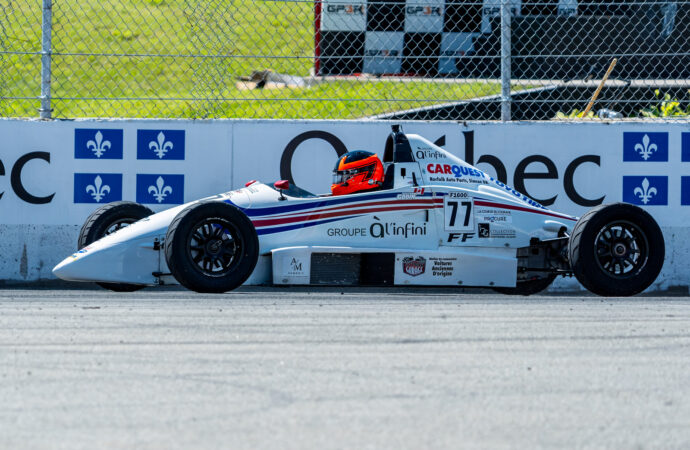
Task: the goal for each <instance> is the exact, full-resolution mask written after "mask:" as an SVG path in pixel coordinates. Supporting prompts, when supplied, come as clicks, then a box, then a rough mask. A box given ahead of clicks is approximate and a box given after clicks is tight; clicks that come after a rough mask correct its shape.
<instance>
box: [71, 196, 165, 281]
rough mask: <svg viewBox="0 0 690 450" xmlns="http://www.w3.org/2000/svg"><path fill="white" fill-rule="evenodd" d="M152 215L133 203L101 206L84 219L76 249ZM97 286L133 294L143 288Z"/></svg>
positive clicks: (151, 212)
mask: <svg viewBox="0 0 690 450" xmlns="http://www.w3.org/2000/svg"><path fill="white" fill-rule="evenodd" d="M151 214H153V211H151V210H150V209H149V208H147V207H146V206H144V205H140V204H139V203H134V202H125V201H122V202H112V203H108V204H106V205H103V206H101V207H100V208H98V209H97V210H96V211H94V212H93V213H91V215H90V216H89V217H88V218H87V219H86V221H85V222H84V225H82V227H81V230H79V239H78V240H77V247H78V249H79V250H81V249H82V248H84V247H86V246H87V245H89V244H91V243H92V242H95V241H97V240H99V239H100V238H102V237H104V236H107V235H109V234H110V233H114V232H115V231H117V230H119V229H120V228H124V227H126V226H128V225H130V224H133V223H134V222H136V221H138V220H141V219H144V218H146V217H148V216H150V215H151ZM96 284H97V285H99V286H101V287H102V288H105V289H108V290H111V291H114V292H134V291H138V290H139V289H141V288H143V287H145V286H144V285H141V284H127V283H102V282H98V283H96Z"/></svg>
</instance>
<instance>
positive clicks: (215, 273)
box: [165, 202, 259, 293]
mask: <svg viewBox="0 0 690 450" xmlns="http://www.w3.org/2000/svg"><path fill="white" fill-rule="evenodd" d="M258 259H259V239H258V236H257V234H256V230H255V229H254V225H253V224H252V222H251V221H250V220H249V219H248V218H247V216H246V215H245V214H244V213H243V212H242V211H240V210H239V209H237V208H236V207H234V206H231V205H229V204H227V203H222V202H205V203H197V204H194V205H191V206H189V207H187V208H185V209H184V210H182V211H181V212H180V213H179V214H178V215H177V216H176V217H175V219H173V221H172V223H171V224H170V226H169V227H168V233H167V234H166V236H165V260H166V262H167V263H168V268H169V269H170V272H171V273H172V274H173V276H174V277H175V279H176V280H177V281H179V282H180V284H181V285H183V286H184V287H186V288H187V289H191V290H193V291H196V292H204V293H222V292H227V291H230V290H232V289H235V288H236V287H238V286H240V285H241V284H242V283H244V282H245V281H246V280H247V278H249V276H250V275H251V274H252V272H253V271H254V267H255V266H256V262H257V261H258Z"/></svg>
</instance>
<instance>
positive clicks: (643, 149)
mask: <svg viewBox="0 0 690 450" xmlns="http://www.w3.org/2000/svg"><path fill="white" fill-rule="evenodd" d="M657 150H658V148H657V146H656V144H651V139H649V135H648V134H645V135H644V137H643V138H642V143H638V144H635V151H636V152H637V153H639V154H640V156H642V159H644V160H645V161H647V160H648V159H649V158H650V157H651V156H652V153H654V152H656V151H657Z"/></svg>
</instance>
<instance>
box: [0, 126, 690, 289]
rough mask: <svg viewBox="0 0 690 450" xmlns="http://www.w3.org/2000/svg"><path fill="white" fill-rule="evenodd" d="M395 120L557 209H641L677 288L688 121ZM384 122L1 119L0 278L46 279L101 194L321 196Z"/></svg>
mask: <svg viewBox="0 0 690 450" xmlns="http://www.w3.org/2000/svg"><path fill="white" fill-rule="evenodd" d="M402 125H403V128H404V130H405V131H406V132H408V133H418V134H421V135H423V136H424V137H426V138H427V139H429V140H431V141H435V142H437V143H438V144H439V145H441V146H442V147H444V148H446V149H447V150H449V151H451V152H452V153H454V154H456V155H458V156H460V157H461V158H463V159H465V160H467V161H468V162H471V163H474V164H475V165H477V166H478V167H479V168H481V169H482V170H484V171H486V172H488V173H490V174H491V175H493V176H495V177H497V178H499V179H501V180H502V181H505V182H506V183H507V184H509V185H512V186H514V187H515V188H516V189H518V190H521V191H523V192H525V193H526V194H528V195H530V196H532V197H533V198H535V199H537V200H538V201H540V202H541V203H543V204H545V205H547V206H548V207H550V208H552V209H554V210H557V211H562V212H566V213H570V214H575V215H581V214H582V213H583V212H584V211H586V210H587V209H588V208H590V207H592V206H593V205H595V204H598V203H601V202H605V203H610V202H617V201H628V202H631V203H636V204H639V205H641V206H642V207H644V208H645V209H646V210H647V211H649V212H650V213H651V214H652V215H653V216H654V217H655V218H656V219H657V221H658V222H659V223H660V225H661V226H662V229H663V231H664V235H665V237H666V245H667V248H666V250H667V252H666V254H667V257H666V264H665V267H664V270H663V271H662V275H661V276H660V278H659V280H658V282H657V283H656V284H655V286H654V288H662V289H663V288H668V287H672V286H688V284H689V280H690V269H688V268H687V264H686V261H687V260H688V257H690V244H689V242H690V239H689V238H690V233H689V231H688V230H690V228H689V227H688V225H687V224H688V223H690V125H689V124H682V123H661V122H659V123H635V122H626V123H615V124H606V123H544V122H540V123H511V124H501V123H486V122H482V123H479V122H477V123H472V122H467V123H449V122H408V123H405V122H403V123H402ZM389 132H390V123H388V122H373V121H361V122H349V121H348V122H336V121H242V120H234V121H233V120H219V121H182V120H160V121H159V120H80V121H52V122H41V121H32V120H0V136H2V140H1V141H0V251H1V252H2V255H3V257H2V259H0V280H19V281H30V280H41V279H49V278H51V277H52V275H51V273H50V270H51V269H52V267H53V266H54V265H55V264H56V263H57V262H58V261H60V260H61V259H62V258H64V257H65V256H66V255H68V254H70V253H72V252H73V251H74V250H75V247H76V239H77V235H78V231H79V227H80V226H81V224H82V223H83V221H84V219H85V218H86V217H87V216H88V215H89V214H90V213H91V212H92V211H93V210H94V209H95V208H97V207H98V205H99V204H103V203H107V202H109V201H115V200H121V199H122V200H133V201H139V202H140V203H145V204H147V205H148V206H150V207H151V208H152V209H154V210H156V211H158V210H162V209H165V208H168V207H170V206H172V205H174V204H179V203H182V202H187V201H191V200H194V199H196V198H200V197H204V196H207V195H213V194H215V193H218V192H222V191H226V190H229V189H233V188H237V187H240V186H242V185H243V184H244V183H245V182H246V181H248V180H251V179H258V180H261V181H265V182H270V181H274V180H276V179H281V178H290V179H292V180H293V181H294V182H295V183H296V184H297V185H298V186H300V187H302V188H304V189H307V190H309V191H312V192H327V191H328V189H329V186H330V180H331V171H332V167H333V163H334V161H335V159H336V157H337V155H338V154H339V153H343V152H344V151H349V150H355V149H365V150H370V151H374V152H379V153H381V152H382V150H383V145H384V142H385V139H386V137H387V135H388V133H389ZM575 285H576V284H575V283H574V282H570V283H568V282H561V283H559V284H558V285H557V286H564V287H567V286H575Z"/></svg>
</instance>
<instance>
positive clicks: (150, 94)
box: [0, 0, 529, 119]
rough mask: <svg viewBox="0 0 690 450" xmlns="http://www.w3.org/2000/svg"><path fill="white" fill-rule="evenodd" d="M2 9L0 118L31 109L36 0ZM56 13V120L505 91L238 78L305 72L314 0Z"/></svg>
mask: <svg viewBox="0 0 690 450" xmlns="http://www.w3.org/2000/svg"><path fill="white" fill-rule="evenodd" d="M0 2H1V0H0ZM2 13H3V14H4V17H3V19H0V22H1V24H0V44H1V46H2V50H3V51H9V52H10V53H5V54H2V55H0V77H1V78H0V117H37V115H38V109H39V106H40V100H39V96H40V73H41V72H40V70H41V64H40V63H41V57H40V47H41V39H40V28H41V27H40V23H41V21H40V17H41V4H40V2H37V1H35V0H19V1H12V2H9V3H7V6H6V8H4V9H2ZM53 18H54V19H53V20H54V23H53V51H54V54H53V63H52V67H53V74H52V81H53V84H52V96H53V102H52V107H53V115H54V117H61V118H76V117H142V118H148V117H179V118H206V117H227V118H275V119H286V118H295V119H302V118H315V119H331V118H333V119H354V118H360V117H364V116H371V115H375V114H383V113H389V112H394V111H400V110H405V109H410V108H419V107H424V106H432V105H434V104H441V103H448V102H454V101H460V100H464V99H469V98H475V97H482V96H488V95H495V94H498V93H499V92H500V85H499V84H498V83H490V82H484V81H479V82H466V81H461V80H458V81H457V82H452V80H438V81H432V80H428V79H426V80H420V79H401V80H396V79H392V78H387V77H381V78H367V77H361V78H349V77H332V78H331V79H329V80H327V81H323V82H321V83H319V84H316V85H315V86H313V87H309V88H283V89H253V90H247V89H242V88H241V87H239V86H237V85H236V82H237V78H238V77H240V76H247V75H250V74H251V73H252V72H253V71H255V70H266V69H270V70H272V71H273V72H275V73H282V74H289V75H296V76H301V77H307V76H309V73H310V70H312V69H313V66H314V3H313V2H310V1H299V2H280V1H263V0H213V1H211V0H143V1H142V0H81V1H78V2H76V1H73V2H70V1H67V0H62V1H56V2H54V5H53ZM13 51H14V52H18V53H11V52H13ZM94 53H100V55H93V54H94ZM123 55H157V56H123ZM175 55H203V56H209V55H221V57H215V58H209V57H202V58H198V57H191V56H190V57H180V56H175ZM526 87H529V86H524V87H521V88H526ZM2 97H6V98H7V97H10V98H9V99H2Z"/></svg>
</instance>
